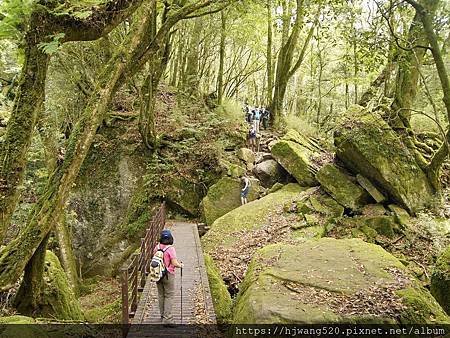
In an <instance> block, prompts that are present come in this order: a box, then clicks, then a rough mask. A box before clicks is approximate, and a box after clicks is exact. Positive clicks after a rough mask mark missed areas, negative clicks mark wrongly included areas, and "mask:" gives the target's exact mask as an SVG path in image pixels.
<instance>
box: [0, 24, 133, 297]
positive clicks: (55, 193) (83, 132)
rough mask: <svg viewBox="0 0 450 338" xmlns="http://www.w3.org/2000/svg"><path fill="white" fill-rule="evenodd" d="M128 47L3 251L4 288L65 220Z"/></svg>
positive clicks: (0, 276) (0, 283)
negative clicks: (26, 219) (24, 223)
mask: <svg viewBox="0 0 450 338" xmlns="http://www.w3.org/2000/svg"><path fill="white" fill-rule="evenodd" d="M141 30H142V28H141ZM141 35H142V34H136V35H134V39H132V41H127V42H128V43H129V44H128V46H129V47H131V48H130V49H131V50H133V48H132V47H134V48H135V47H136V44H137V43H138V42H139V40H140V39H141V38H142V36H141ZM136 39H137V41H136ZM125 46H126V45H124V46H122V47H121V48H120V49H119V51H117V52H116V53H115V55H114V56H113V57H112V58H111V60H110V61H109V62H108V64H107V65H106V67H105V69H104V71H103V72H102V73H101V75H100V80H99V82H98V84H97V86H96V88H95V89H94V92H93V95H92V96H91V99H90V101H89V102H88V104H87V106H86V108H85V111H84V113H83V114H82V116H81V118H80V120H79V121H78V122H77V124H76V125H75V127H74V130H73V132H72V134H71V135H70V138H69V141H68V147H67V150H66V155H65V159H64V162H63V164H62V165H61V166H60V167H58V169H57V170H56V171H55V172H54V173H53V175H52V176H51V177H50V178H49V182H48V183H47V187H46V192H45V193H44V194H43V196H42V197H41V198H40V200H39V201H38V203H37V204H36V207H35V211H34V213H33V216H32V217H31V218H30V221H29V222H28V224H27V226H26V227H25V228H24V229H23V231H22V232H21V233H20V235H19V237H18V238H16V239H14V240H13V241H12V242H10V243H9V244H8V245H7V246H6V247H5V248H4V249H3V250H2V251H1V253H0V289H8V288H10V287H11V286H12V284H13V283H14V282H15V281H16V280H17V279H18V278H19V276H20V274H21V272H22V271H23V269H24V267H25V265H26V264H27V262H28V261H29V260H30V258H31V257H32V256H33V254H34V251H35V250H36V248H37V247H38V246H39V245H40V243H41V242H42V240H43V239H44V238H45V236H47V234H48V233H49V231H50V230H51V229H52V227H53V226H54V225H55V223H56V222H58V221H59V220H60V219H61V216H62V213H63V211H64V208H65V205H66V202H67V199H68V197H69V192H70V189H71V187H72V185H73V184H74V183H75V179H76V177H77V175H78V172H79V170H80V167H81V164H82V163H83V160H84V158H85V157H86V155H87V153H88V151H89V147H90V145H91V143H92V141H93V139H94V136H95V134H96V131H97V128H98V127H99V126H100V124H101V123H102V121H103V118H104V116H105V113H106V111H107V108H108V105H109V103H110V101H111V98H112V97H113V95H114V93H115V91H116V89H117V86H118V84H117V81H118V79H119V78H120V77H121V76H122V75H123V72H124V71H125V68H126V63H127V61H129V59H130V53H127V50H130V49H128V48H126V47H125Z"/></svg>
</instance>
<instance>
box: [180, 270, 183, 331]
mask: <svg viewBox="0 0 450 338" xmlns="http://www.w3.org/2000/svg"><path fill="white" fill-rule="evenodd" d="M182 263H183V262H182ZM180 285H181V292H180V293H181V324H183V267H181V281H180Z"/></svg>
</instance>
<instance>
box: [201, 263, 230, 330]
mask: <svg viewBox="0 0 450 338" xmlns="http://www.w3.org/2000/svg"><path fill="white" fill-rule="evenodd" d="M204 258H205V266H206V273H207V274H208V280H209V288H210V290H211V296H212V300H213V304H214V311H215V313H216V318H217V322H218V323H227V322H228V321H229V319H230V316H231V307H232V304H233V302H232V300H231V296H230V293H229V292H228V290H227V287H226V285H225V283H224V282H223V280H222V278H221V277H220V274H219V271H218V270H217V267H216V266H215V264H214V261H213V260H212V258H211V257H210V256H209V255H205V256H204Z"/></svg>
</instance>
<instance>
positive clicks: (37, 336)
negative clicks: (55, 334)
mask: <svg viewBox="0 0 450 338" xmlns="http://www.w3.org/2000/svg"><path fill="white" fill-rule="evenodd" d="M35 323H36V322H35V320H34V319H33V318H30V317H25V316H10V317H3V318H0V325H1V324H8V325H5V326H4V327H2V332H1V337H2V338H48V337H50V336H49V335H48V333H47V332H46V330H43V329H41V328H40V327H39V325H30V324H35ZM9 324H19V325H9Z"/></svg>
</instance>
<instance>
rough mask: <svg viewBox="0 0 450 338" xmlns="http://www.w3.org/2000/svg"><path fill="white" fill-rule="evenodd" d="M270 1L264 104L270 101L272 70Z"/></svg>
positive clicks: (268, 4)
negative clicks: (265, 96)
mask: <svg viewBox="0 0 450 338" xmlns="http://www.w3.org/2000/svg"><path fill="white" fill-rule="evenodd" d="M272 44H273V34H272V1H271V0H268V1H267V98H266V104H269V103H270V100H271V99H272V89H273V70H272V68H273V67H272Z"/></svg>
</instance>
